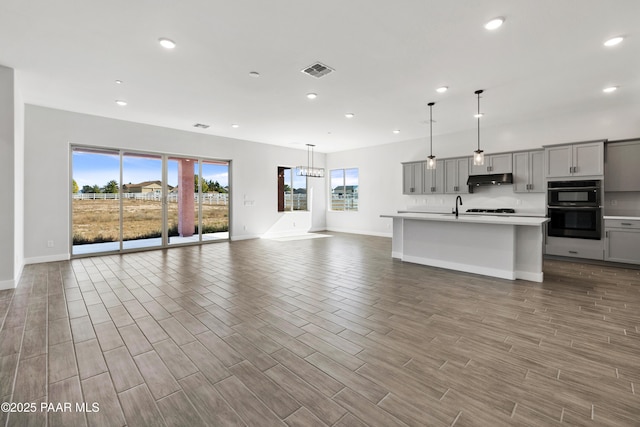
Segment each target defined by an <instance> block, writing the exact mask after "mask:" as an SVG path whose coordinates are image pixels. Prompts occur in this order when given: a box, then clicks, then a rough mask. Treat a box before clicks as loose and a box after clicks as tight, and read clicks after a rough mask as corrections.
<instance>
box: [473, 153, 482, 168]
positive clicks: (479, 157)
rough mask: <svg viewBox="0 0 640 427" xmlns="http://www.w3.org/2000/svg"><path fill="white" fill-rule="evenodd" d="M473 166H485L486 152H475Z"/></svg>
mask: <svg viewBox="0 0 640 427" xmlns="http://www.w3.org/2000/svg"><path fill="white" fill-rule="evenodd" d="M473 165H474V166H481V165H484V151H482V150H476V151H474V152H473Z"/></svg>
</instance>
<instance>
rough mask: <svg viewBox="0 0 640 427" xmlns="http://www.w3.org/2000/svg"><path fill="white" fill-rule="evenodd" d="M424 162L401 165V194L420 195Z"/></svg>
mask: <svg viewBox="0 0 640 427" xmlns="http://www.w3.org/2000/svg"><path fill="white" fill-rule="evenodd" d="M424 169H425V162H412V163H403V164H402V194H408V195H413V194H422V193H423V184H424V178H423V177H424Z"/></svg>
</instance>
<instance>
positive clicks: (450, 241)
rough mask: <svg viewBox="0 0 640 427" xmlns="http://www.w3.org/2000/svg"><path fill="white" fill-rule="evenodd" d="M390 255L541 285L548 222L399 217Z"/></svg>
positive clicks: (395, 217)
mask: <svg viewBox="0 0 640 427" xmlns="http://www.w3.org/2000/svg"><path fill="white" fill-rule="evenodd" d="M380 216H381V217H382V218H392V219H393V241H392V248H391V256H392V257H393V258H398V259H401V260H403V261H407V262H412V263H416V264H423V265H430V266H433V267H441V268H447V269H451V270H458V271H465V272H468V273H476V274H482V275H485V276H493V277H500V278H503V279H510V280H515V279H525V280H531V281H534V282H542V281H543V278H544V275H543V272H542V255H543V250H542V248H543V243H544V227H543V225H544V224H545V223H546V222H548V221H549V219H548V218H540V217H518V216H485V215H460V216H459V217H456V216H455V215H454V214H446V213H441V214H438V213H397V214H389V215H380Z"/></svg>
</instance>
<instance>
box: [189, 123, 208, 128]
mask: <svg viewBox="0 0 640 427" xmlns="http://www.w3.org/2000/svg"><path fill="white" fill-rule="evenodd" d="M193 127H194V128H200V129H207V128H208V127H209V125H205V124H202V123H196V124H195V125H193Z"/></svg>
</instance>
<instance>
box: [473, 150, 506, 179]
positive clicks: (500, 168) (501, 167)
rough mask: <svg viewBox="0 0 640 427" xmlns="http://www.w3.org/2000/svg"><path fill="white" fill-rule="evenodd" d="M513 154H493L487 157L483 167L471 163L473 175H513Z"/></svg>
mask: <svg viewBox="0 0 640 427" xmlns="http://www.w3.org/2000/svg"><path fill="white" fill-rule="evenodd" d="M512 164H513V159H512V154H511V153H502V154H492V155H490V156H485V158H484V164H483V165H474V164H473V163H471V168H470V174H471V175H486V174H494V173H511V172H512V167H513V166H512Z"/></svg>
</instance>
